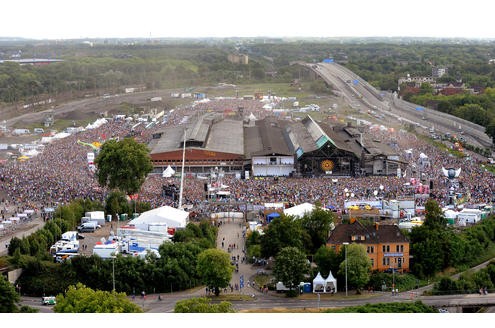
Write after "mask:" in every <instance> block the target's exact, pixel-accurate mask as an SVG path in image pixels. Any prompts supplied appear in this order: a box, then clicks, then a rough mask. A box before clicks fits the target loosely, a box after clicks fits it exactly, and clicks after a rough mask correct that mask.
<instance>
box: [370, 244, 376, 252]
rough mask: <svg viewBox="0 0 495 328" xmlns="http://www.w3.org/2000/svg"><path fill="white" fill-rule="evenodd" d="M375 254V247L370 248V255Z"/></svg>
mask: <svg viewBox="0 0 495 328" xmlns="http://www.w3.org/2000/svg"><path fill="white" fill-rule="evenodd" d="M374 252H375V246H370V253H371V254H373V253H374Z"/></svg>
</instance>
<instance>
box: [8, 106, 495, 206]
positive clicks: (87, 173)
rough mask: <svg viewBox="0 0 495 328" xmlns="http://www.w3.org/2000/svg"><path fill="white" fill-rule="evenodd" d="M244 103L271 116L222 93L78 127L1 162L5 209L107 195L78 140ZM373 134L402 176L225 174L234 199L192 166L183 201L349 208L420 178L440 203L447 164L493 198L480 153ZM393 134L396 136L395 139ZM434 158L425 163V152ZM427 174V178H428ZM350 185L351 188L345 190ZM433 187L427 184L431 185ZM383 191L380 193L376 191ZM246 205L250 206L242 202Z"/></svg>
mask: <svg viewBox="0 0 495 328" xmlns="http://www.w3.org/2000/svg"><path fill="white" fill-rule="evenodd" d="M239 108H243V113H244V116H245V117H248V116H249V115H250V114H251V113H253V114H254V115H255V116H256V117H257V118H258V119H259V118H263V117H265V116H267V115H271V114H270V111H267V110H265V109H263V103H261V102H260V101H255V100H244V101H243V100H232V99H228V100H225V101H221V100H217V101H214V102H205V103H199V104H195V105H194V106H189V107H183V108H180V109H176V110H175V111H173V112H171V113H169V114H168V116H167V122H166V123H163V124H157V125H155V126H154V127H152V128H149V129H146V128H145V126H144V124H141V125H139V126H135V124H134V123H133V122H129V121H127V120H109V121H108V122H107V123H106V124H103V125H102V126H100V127H98V128H95V129H87V130H85V131H82V132H79V133H76V134H72V135H70V136H68V137H66V138H63V139H59V140H55V141H53V142H52V143H50V144H47V145H46V147H45V149H44V151H43V152H41V153H40V154H39V155H37V156H35V157H32V158H31V159H29V160H27V161H22V162H21V161H9V162H7V163H5V164H4V165H2V166H0V180H1V183H0V192H3V194H5V195H6V197H5V199H2V204H3V206H4V209H5V211H4V213H3V215H7V213H8V210H7V208H8V207H9V206H10V207H11V208H17V207H22V208H30V209H34V210H37V211H42V209H43V208H45V207H56V206H57V205H60V204H66V203H68V202H70V201H71V200H73V199H75V198H87V199H91V200H100V201H103V200H104V199H105V196H106V194H107V192H108V190H106V189H105V188H102V187H100V186H99V185H98V183H97V180H96V179H95V175H94V172H92V171H91V170H90V169H88V162H87V153H88V152H90V151H92V149H90V148H88V147H87V146H85V145H82V144H79V143H78V140H81V141H84V142H87V143H91V142H95V141H98V142H100V143H102V142H104V141H105V140H108V139H109V138H124V137H126V136H130V135H132V136H134V137H135V138H136V140H138V141H140V142H149V141H150V140H151V138H152V134H153V132H154V131H156V129H161V128H164V127H166V126H172V125H176V124H179V123H180V122H181V121H183V119H184V117H187V116H189V115H194V113H197V112H198V111H206V110H215V111H218V112H222V113H227V112H228V110H229V109H232V110H234V111H235V110H237V109H239ZM371 133H373V138H374V139H377V138H378V139H382V142H384V143H388V144H390V145H392V146H393V147H394V148H395V149H396V150H397V153H398V154H399V155H400V159H401V160H403V161H407V162H408V163H409V164H408V169H407V170H405V171H404V172H402V173H401V174H400V176H363V177H331V179H329V178H318V177H313V178H289V177H285V178H278V179H274V178H273V177H265V178H251V179H249V180H245V179H239V178H237V177H236V176H235V175H230V174H224V176H223V177H222V184H224V185H226V186H228V191H230V198H229V199H228V200H225V199H224V200H222V201H215V202H211V200H208V199H206V197H205V191H204V188H203V185H204V183H205V180H201V179H198V178H196V177H195V175H194V174H190V173H188V174H187V175H186V177H185V179H184V185H183V200H182V204H188V205H192V208H193V210H194V211H195V212H196V213H198V214H200V215H204V216H206V215H208V214H209V213H212V212H216V211H226V210H234V211H235V210H242V209H243V206H246V205H245V204H251V205H255V206H258V208H259V207H260V206H263V204H264V203H273V202H286V203H291V204H300V203H304V202H311V203H314V202H316V201H318V202H320V203H321V204H322V205H323V206H328V207H332V208H335V209H338V210H344V208H343V206H344V201H345V200H346V199H348V198H349V194H351V195H353V196H354V197H353V198H354V199H355V200H360V199H367V200H369V199H376V198H377V197H379V198H386V199H396V198H401V197H402V198H405V197H407V198H411V197H414V195H415V192H414V190H415V188H416V187H417V186H416V185H415V184H412V183H411V181H412V180H411V178H414V181H415V183H425V184H429V183H430V181H431V184H430V185H429V186H433V188H432V189H431V190H428V193H429V194H431V195H433V196H434V197H435V198H436V199H437V201H438V203H439V204H440V205H441V206H445V205H447V204H448V203H449V199H450V198H449V193H450V194H451V192H452V190H449V187H450V185H451V182H452V181H449V179H448V178H447V177H445V176H444V175H443V172H442V168H456V169H457V168H461V172H462V173H461V175H460V176H459V177H458V178H457V185H456V189H455V193H456V195H458V197H466V199H468V200H469V202H471V203H491V202H492V199H493V190H495V178H494V176H493V175H492V174H491V173H489V172H488V171H487V170H485V169H484V167H483V166H482V164H483V163H482V162H481V160H478V159H476V158H475V157H471V158H470V159H466V158H458V157H455V156H452V155H449V153H448V152H443V151H439V149H438V148H436V147H434V146H432V145H431V144H429V143H427V142H425V141H424V140H422V139H420V138H416V136H415V135H414V134H410V133H407V132H405V131H403V130H391V129H387V130H384V131H378V132H377V131H373V132H371V131H368V132H367V133H365V134H364V135H363V137H364V138H366V137H367V136H370V134H371ZM392 141H393V142H392ZM421 153H422V154H424V155H426V157H427V160H426V161H425V160H424V158H423V160H422V162H421V163H420V162H419V155H420V154H421ZM425 177H426V178H425ZM169 184H175V185H177V186H178V185H179V184H180V179H179V178H176V177H172V178H163V177H162V176H161V174H150V175H149V176H148V178H147V179H146V181H145V183H144V184H143V186H142V189H141V192H140V193H139V201H141V202H149V203H150V205H151V207H152V208H156V207H159V206H163V205H169V206H174V207H176V206H177V205H178V199H177V197H176V198H175V199H174V198H172V197H169V196H164V195H163V192H162V186H163V185H169ZM345 190H347V192H346V191H345ZM425 190H427V189H425ZM377 192H378V193H377ZM414 198H416V199H417V204H418V205H419V206H421V205H424V201H425V199H426V198H427V197H414ZM243 204H244V205H243Z"/></svg>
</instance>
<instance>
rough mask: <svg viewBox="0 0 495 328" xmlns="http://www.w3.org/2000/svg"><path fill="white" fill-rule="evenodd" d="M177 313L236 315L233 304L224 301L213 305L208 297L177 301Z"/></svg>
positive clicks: (175, 310)
mask: <svg viewBox="0 0 495 328" xmlns="http://www.w3.org/2000/svg"><path fill="white" fill-rule="evenodd" d="M174 312H175V313H234V312H235V310H234V308H233V307H232V303H230V302H225V301H222V302H220V303H218V304H211V300H210V299H208V298H206V297H195V298H190V299H186V300H181V301H177V303H175V308H174Z"/></svg>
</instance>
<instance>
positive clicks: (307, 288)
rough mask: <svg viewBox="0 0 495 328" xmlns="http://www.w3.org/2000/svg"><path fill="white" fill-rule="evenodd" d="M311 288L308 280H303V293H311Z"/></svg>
mask: <svg viewBox="0 0 495 328" xmlns="http://www.w3.org/2000/svg"><path fill="white" fill-rule="evenodd" d="M312 291H313V289H312V288H311V283H310V282H305V283H304V285H303V293H311V292H312Z"/></svg>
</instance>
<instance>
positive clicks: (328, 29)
mask: <svg viewBox="0 0 495 328" xmlns="http://www.w3.org/2000/svg"><path fill="white" fill-rule="evenodd" d="M493 9H495V2H494V1H489V0H470V1H460V0H450V1H448V0H415V1H398V0H396V1H392V0H337V1H335V0H303V1H293V0H285V1H283V0H245V1H235V0H203V1H201V0H133V1H130V0H84V1H70V0H21V1H5V2H2V5H1V6H0V11H1V13H2V15H1V19H0V37H25V38H35V39H70V38H110V37H122V38H125V37H142V38H148V37H152V38H158V37H231V36H238V37H258V36H268V37H282V36H306V37H345V36H358V37H359V36H364V37H366V36H388V37H392V36H416V37H465V38H495V28H494V27H493V24H491V21H492V20H493V18H492V17H493V15H494V10H493Z"/></svg>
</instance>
